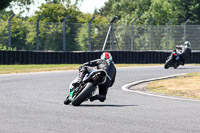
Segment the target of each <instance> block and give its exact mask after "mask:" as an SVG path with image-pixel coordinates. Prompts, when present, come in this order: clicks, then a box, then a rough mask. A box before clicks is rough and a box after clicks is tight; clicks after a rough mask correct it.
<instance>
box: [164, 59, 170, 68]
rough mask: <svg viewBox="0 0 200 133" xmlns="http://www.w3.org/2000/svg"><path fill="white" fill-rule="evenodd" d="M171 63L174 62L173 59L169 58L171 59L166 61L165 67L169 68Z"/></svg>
mask: <svg viewBox="0 0 200 133" xmlns="http://www.w3.org/2000/svg"><path fill="white" fill-rule="evenodd" d="M171 63H172V59H170V58H169V59H168V60H167V61H166V63H165V65H164V68H165V69H168V68H169V67H170V65H171Z"/></svg>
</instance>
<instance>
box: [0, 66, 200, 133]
mask: <svg viewBox="0 0 200 133" xmlns="http://www.w3.org/2000/svg"><path fill="white" fill-rule="evenodd" d="M188 72H200V66H183V67H180V68H178V69H176V70H175V69H173V68H171V69H168V70H165V69H164V68H163V66H160V67H158V66H156V67H128V68H117V76H116V82H115V84H114V86H113V87H112V88H110V90H109V92H108V95H107V100H106V101H105V102H104V103H101V102H99V101H94V102H89V101H88V102H84V103H83V104H82V105H81V106H79V107H74V106H72V105H68V106H66V105H64V104H63V100H64V99H65V97H66V95H67V94H68V86H69V84H70V82H71V81H72V80H73V79H74V78H75V77H76V76H77V74H78V71H64V72H44V73H43V72H42V73H32V74H10V75H0V91H1V92H0V133H15V132H17V133H70V132H73V133H80V132H81V133H102V132H103V133H122V132H123V133H136V132H138V133H199V132H200V102H198V101H197V102H196V101H187V100H186V101H185V100H177V99H169V98H161V97H154V96H148V95H143V94H138V93H134V92H128V91H124V90H122V89H121V87H122V86H123V85H125V84H127V83H131V82H135V81H139V80H145V79H150V78H157V77H162V76H169V75H174V74H181V73H188Z"/></svg>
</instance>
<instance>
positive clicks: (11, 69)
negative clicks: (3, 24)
mask: <svg viewBox="0 0 200 133" xmlns="http://www.w3.org/2000/svg"><path fill="white" fill-rule="evenodd" d="M80 65H81V64H58V65H57V64H55V65H52V64H51V65H48V64H45V65H0V74H9V73H30V72H44V71H65V70H77V69H78V68H79V66H80ZM115 65H116V67H136V66H156V65H162V64H115Z"/></svg>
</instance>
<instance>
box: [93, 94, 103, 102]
mask: <svg viewBox="0 0 200 133" xmlns="http://www.w3.org/2000/svg"><path fill="white" fill-rule="evenodd" d="M95 100H99V101H100V102H104V101H105V100H106V96H104V95H95V96H92V97H91V98H90V101H91V102H93V101H95Z"/></svg>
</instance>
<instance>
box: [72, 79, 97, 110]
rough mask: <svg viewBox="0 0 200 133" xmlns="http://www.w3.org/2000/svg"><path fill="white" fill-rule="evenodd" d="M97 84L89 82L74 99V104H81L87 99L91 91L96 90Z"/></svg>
mask: <svg viewBox="0 0 200 133" xmlns="http://www.w3.org/2000/svg"><path fill="white" fill-rule="evenodd" d="M94 88H95V86H94V85H93V83H91V82H88V83H87V84H86V86H85V88H84V89H83V90H82V91H81V92H80V93H79V94H78V96H76V97H75V98H74V99H73V100H72V105H73V106H79V105H80V104H81V103H82V102H83V101H85V100H86V99H87V98H88V97H89V96H90V95H91V93H92V92H93V91H94Z"/></svg>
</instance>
